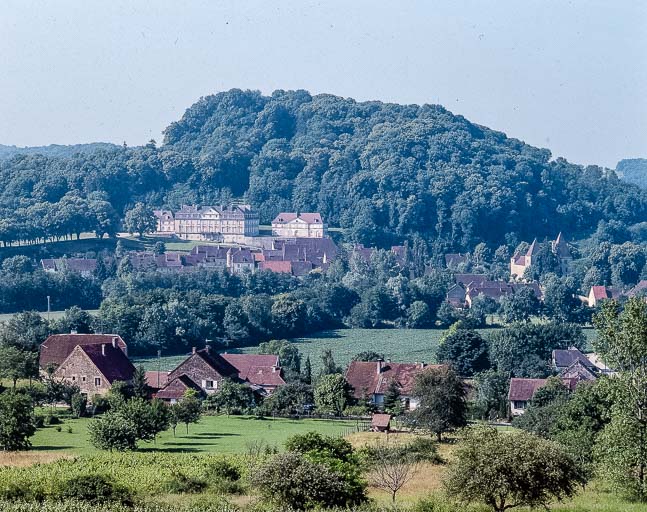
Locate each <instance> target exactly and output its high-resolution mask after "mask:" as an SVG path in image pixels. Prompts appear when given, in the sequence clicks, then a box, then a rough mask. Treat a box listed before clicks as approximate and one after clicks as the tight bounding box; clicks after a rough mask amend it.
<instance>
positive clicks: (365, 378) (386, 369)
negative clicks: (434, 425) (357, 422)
mask: <svg viewBox="0 0 647 512" xmlns="http://www.w3.org/2000/svg"><path fill="white" fill-rule="evenodd" d="M441 366H442V365H426V364H425V363H392V362H390V361H386V362H385V361H377V362H365V361H352V362H351V363H350V365H349V366H348V369H347V370H346V380H347V381H348V383H349V384H350V385H351V386H352V388H353V396H354V397H355V398H357V399H359V400H365V399H369V400H370V401H371V403H373V404H375V405H376V406H378V407H379V406H381V405H382V404H383V403H384V394H385V393H386V390H387V389H388V387H389V384H390V383H391V381H395V382H396V383H397V385H398V388H399V390H400V396H401V398H402V403H403V405H404V408H405V409H406V410H413V409H416V408H417V407H418V404H419V401H418V399H417V398H415V397H414V396H413V395H412V393H413V385H414V381H415V378H416V376H417V375H419V374H420V373H421V372H423V371H425V370H427V369H429V368H440V367H441Z"/></svg>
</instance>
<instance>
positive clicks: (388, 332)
mask: <svg viewBox="0 0 647 512" xmlns="http://www.w3.org/2000/svg"><path fill="white" fill-rule="evenodd" d="M496 330H497V329H496V328H491V329H480V330H479V332H480V333H481V334H483V335H484V336H487V335H488V334H491V333H493V332H495V331H496ZM445 332H446V330H445V329H337V330H333V331H324V332H320V333H317V334H316V335H315V336H310V337H304V338H295V339H293V340H291V341H293V342H294V343H296V345H297V346H298V347H299V351H300V352H301V354H302V356H303V358H302V359H303V361H305V358H306V357H308V356H310V361H311V363H312V369H313V372H314V373H315V374H316V373H317V372H318V371H319V368H320V366H321V354H322V352H323V351H324V350H325V349H328V348H329V349H331V350H332V353H333V356H334V358H335V362H336V363H337V364H339V365H341V366H343V367H345V366H346V365H348V363H349V362H350V361H351V360H352V358H353V356H354V355H355V354H357V353H359V352H364V351H367V350H373V351H375V352H377V353H379V354H383V355H384V357H385V358H386V359H391V360H392V361H394V362H416V361H418V362H425V363H433V362H435V351H436V348H437V347H438V343H439V342H440V339H441V338H442V336H443V334H444V333H445ZM584 334H585V335H586V337H587V340H588V342H589V345H590V343H591V341H592V339H593V338H594V336H595V330H594V329H584ZM232 352H242V353H245V354H254V353H257V352H258V346H253V347H243V348H240V349H233V350H232ZM185 358H186V355H176V356H166V357H162V358H161V359H160V360H159V361H158V359H157V358H156V357H142V358H135V359H134V362H135V364H142V365H144V367H145V368H146V369H147V370H157V369H158V368H159V369H160V370H163V371H169V370H172V369H173V368H175V367H176V366H177V365H178V364H180V363H181V362H182V361H183V360H184V359H185Z"/></svg>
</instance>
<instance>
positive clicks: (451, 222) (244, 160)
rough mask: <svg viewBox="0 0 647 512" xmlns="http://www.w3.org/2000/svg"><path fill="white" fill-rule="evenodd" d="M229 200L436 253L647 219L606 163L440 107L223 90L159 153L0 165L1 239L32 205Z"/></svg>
mask: <svg viewBox="0 0 647 512" xmlns="http://www.w3.org/2000/svg"><path fill="white" fill-rule="evenodd" d="M232 197H234V198H244V199H245V200H247V201H249V202H251V204H252V205H253V206H255V207H256V208H258V209H259V210H260V213H261V220H262V222H268V221H269V220H271V219H272V218H273V216H274V215H275V214H276V213H278V212H279V211H285V210H299V211H320V212H321V213H322V214H323V215H324V216H325V218H326V220H327V221H328V222H329V223H330V224H331V225H333V226H340V227H343V228H346V229H347V230H348V231H347V233H348V235H349V237H350V239H352V240H355V241H358V242H363V243H365V244H376V245H379V246H388V245H390V244H393V243H399V242H402V241H403V240H406V239H412V238H421V239H423V240H425V241H426V242H428V243H430V249H431V250H432V252H433V253H436V254H440V253H441V252H443V251H446V250H450V249H451V250H469V249H471V248H473V247H474V246H475V245H476V244H477V243H479V242H481V241H483V242H485V243H487V244H488V245H489V246H491V247H493V248H496V247H498V246H499V245H502V244H506V245H508V246H509V247H511V248H512V247H515V246H516V245H517V244H518V243H519V242H520V241H522V240H532V239H533V238H535V237H538V238H541V237H544V236H555V234H556V232H557V231H559V230H567V231H568V233H569V235H570V236H575V235H577V234H580V233H590V232H592V231H593V230H595V228H596V227H597V225H598V223H599V221H601V220H603V221H612V220H613V221H619V222H622V223H623V224H625V225H632V224H635V223H638V222H640V221H643V220H644V219H645V218H647V191H644V190H640V189H639V188H638V187H636V186H634V185H631V184H628V183H625V182H623V181H621V180H620V179H619V178H618V177H617V175H616V174H615V172H614V171H612V170H607V169H602V168H599V167H596V166H589V167H586V168H583V167H581V166H577V165H574V164H571V163H569V162H567V161H566V160H563V159H561V158H560V159H557V160H551V154H550V152H549V151H548V150H546V149H538V148H534V147H532V146H529V145H527V144H524V143H523V142H521V141H519V140H516V139H511V138H508V137H506V135H505V134H503V133H501V132H496V131H493V130H490V129H488V128H486V127H483V126H479V125H476V124H474V123H471V122H469V121H468V120H466V119H465V118H463V117H461V116H456V115H454V114H452V113H451V112H449V111H448V110H446V109H444V108H443V107H441V106H438V105H422V106H418V105H396V104H385V103H380V102H356V101H354V100H352V99H345V98H340V97H337V96H332V95H328V94H320V95H315V96H312V95H310V94H309V93H308V92H306V91H275V92H274V93H273V94H272V95H271V96H269V97H268V96H263V95H261V93H259V92H256V91H241V90H237V89H234V90H230V91H227V92H223V93H219V94H216V95H213V96H208V97H205V98H201V99H200V100H199V101H198V102H197V103H195V104H194V105H193V106H191V107H190V108H189V109H188V110H187V111H186V112H185V114H184V116H183V117H182V119H180V120H179V121H177V122H174V123H172V124H171V125H170V126H169V127H168V128H167V129H166V130H165V132H164V143H163V145H161V146H159V147H158V146H157V144H156V143H155V142H154V141H151V143H149V144H147V145H146V146H143V147H136V148H128V147H125V146H124V147H114V148H109V149H103V148H100V149H97V150H96V151H92V152H89V153H88V152H77V153H75V154H74V155H73V156H69V157H65V156H64V157H57V156H45V155H16V156H13V157H12V158H10V159H7V160H4V161H1V162H0V240H6V239H7V238H9V239H11V238H12V237H13V238H14V239H17V238H19V237H20V236H21V229H22V230H29V229H32V226H33V225H34V224H38V223H39V222H45V221H44V220H43V212H48V211H52V212H54V214H52V215H47V217H48V219H47V222H50V223H51V222H55V220H53V219H55V218H59V217H60V218H61V220H60V221H58V222H59V224H60V223H63V222H66V221H67V220H66V219H67V217H69V212H68V213H67V214H66V213H65V211H66V208H67V210H69V205H70V204H74V203H75V201H76V202H78V201H77V199H76V198H81V200H83V201H88V202H89V204H86V205H85V206H84V207H85V208H87V209H88V210H89V211H93V212H94V211H97V212H104V213H105V211H107V209H108V205H107V204H106V203H109V205H111V206H112V208H113V209H114V211H115V212H116V213H117V215H122V214H123V212H124V209H126V208H128V207H130V206H132V205H133V204H134V203H135V202H136V201H144V202H146V203H148V204H150V205H160V206H161V205H166V206H169V207H178V206H179V205H180V204H182V203H213V202H221V201H222V202H224V201H227V200H228V199H230V198H232ZM60 203H62V204H63V206H61V205H60ZM66 205H67V206H66ZM60 210H63V213H60ZM104 213H97V214H96V215H95V217H96V218H95V220H94V221H93V222H94V224H101V223H102V215H104ZM66 215H67V216H66ZM93 215H94V214H93ZM104 220H105V219H104ZM105 222H107V221H105ZM43 229H45V228H43ZM76 229H79V228H78V227H77V228H76ZM45 231H46V229H45Z"/></svg>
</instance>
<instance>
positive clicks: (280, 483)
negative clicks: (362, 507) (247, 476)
mask: <svg viewBox="0 0 647 512" xmlns="http://www.w3.org/2000/svg"><path fill="white" fill-rule="evenodd" d="M252 482H253V484H254V485H255V486H256V487H258V489H259V490H260V492H261V494H262V495H263V496H264V497H265V498H266V499H267V500H269V501H271V502H274V503H276V504H279V505H281V506H287V507H291V508H294V509H296V510H305V509H311V508H321V507H345V506H352V505H357V504H359V503H362V502H364V501H366V495H365V493H364V489H362V490H361V492H359V493H358V492H357V489H356V486H355V485H354V483H355V482H348V481H347V479H346V477H345V476H344V475H343V474H342V473H337V472H335V471H332V470H331V469H329V468H328V467H327V466H326V465H324V464H317V463H315V462H312V461H310V460H308V459H307V458H306V457H305V456H303V455H301V454H299V453H294V452H288V453H283V454H280V455H276V456H275V457H273V458H272V459H270V460H269V461H268V462H266V463H265V464H264V465H263V466H261V468H260V469H259V470H258V472H257V473H256V474H255V475H254V477H253V479H252Z"/></svg>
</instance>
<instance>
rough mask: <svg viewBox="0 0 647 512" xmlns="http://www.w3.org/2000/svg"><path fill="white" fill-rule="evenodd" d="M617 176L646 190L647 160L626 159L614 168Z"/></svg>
mask: <svg viewBox="0 0 647 512" xmlns="http://www.w3.org/2000/svg"><path fill="white" fill-rule="evenodd" d="M616 171H617V172H618V175H619V176H620V177H621V178H622V179H623V180H625V181H626V182H627V183H635V184H636V185H638V186H640V187H642V188H645V189H647V158H626V159H624V160H620V161H619V162H618V165H617V166H616Z"/></svg>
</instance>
